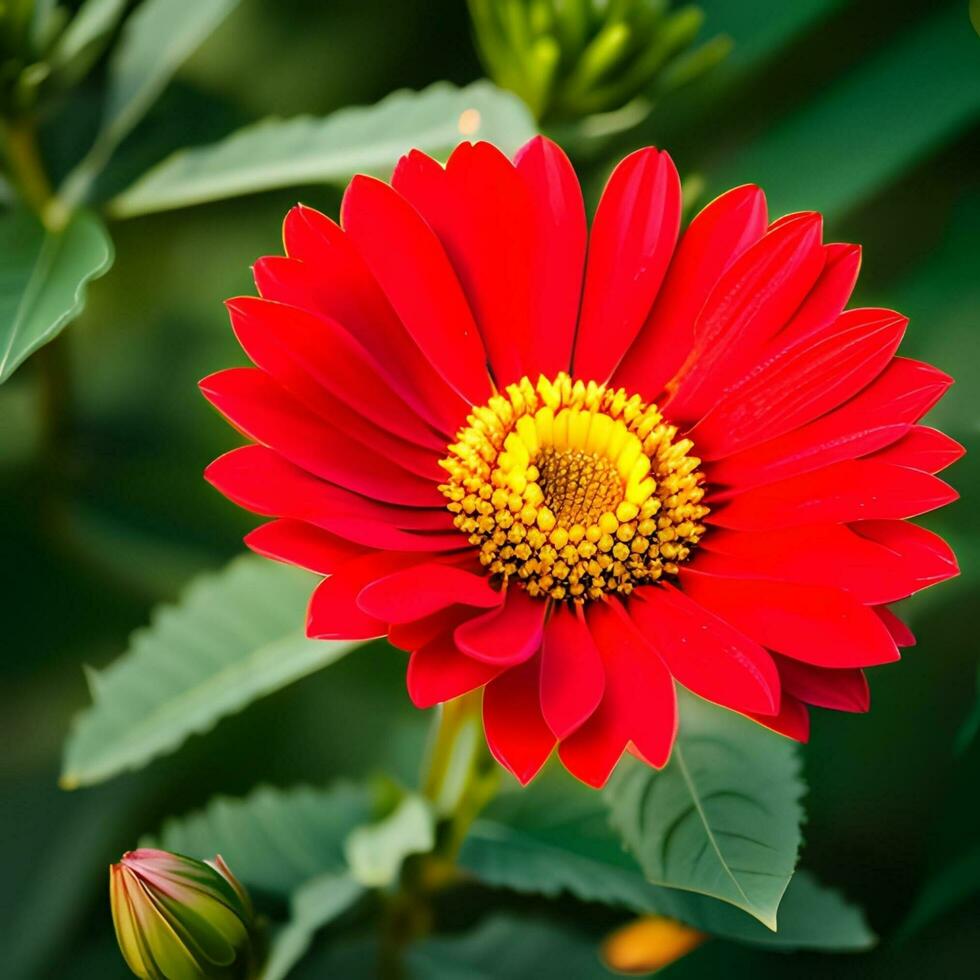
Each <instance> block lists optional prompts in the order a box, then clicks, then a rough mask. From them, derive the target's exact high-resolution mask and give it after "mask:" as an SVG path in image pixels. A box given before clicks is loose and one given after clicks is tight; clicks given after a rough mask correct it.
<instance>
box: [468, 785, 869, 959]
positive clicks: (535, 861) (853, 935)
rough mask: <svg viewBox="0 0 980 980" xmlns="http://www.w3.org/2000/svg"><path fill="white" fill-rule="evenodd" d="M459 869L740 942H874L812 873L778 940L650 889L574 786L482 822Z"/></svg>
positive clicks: (799, 879) (786, 906)
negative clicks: (666, 919)
mask: <svg viewBox="0 0 980 980" xmlns="http://www.w3.org/2000/svg"><path fill="white" fill-rule="evenodd" d="M459 862H460V865H461V866H462V867H464V868H466V869H467V870H468V871H470V872H471V873H472V874H474V875H476V876H477V877H478V878H479V879H480V880H481V881H483V882H485V883H486V884H488V885H493V886H495V887H500V888H511V889H514V890H515V891H520V892H528V893H532V894H543V895H548V896H550V897H555V896H557V895H559V894H561V893H563V892H567V893H569V894H571V895H574V896H575V897H577V898H580V899H582V900H583V901H587V902H602V903H605V904H607V905H616V906H622V907H623V908H627V909H630V910H632V911H634V912H637V913H641V914H658V915H666V916H670V917H671V918H674V919H678V920H680V921H682V922H686V923H687V924H688V925H691V926H693V927H695V928H697V929H701V930H702V931H704V932H709V933H711V934H713V935H716V936H720V937H722V938H725V939H731V940H734V941H736V942H741V943H747V944H750V945H755V946H765V947H770V948H775V949H786V950H790V949H819V950H823V951H825V952H830V951H836V950H840V951H845V950H860V949H866V948H868V947H869V946H871V945H872V944H873V943H874V934H873V933H872V932H871V931H870V930H869V929H868V927H867V925H866V923H865V922H864V919H863V916H862V915H861V913H860V911H859V910H858V909H856V908H854V907H853V906H851V905H849V904H848V903H847V902H846V901H845V900H844V899H842V898H841V897H840V896H839V895H837V894H836V893H835V892H833V891H831V890H829V889H826V888H823V887H821V886H820V885H819V884H818V883H817V882H816V881H814V879H813V878H812V877H810V876H809V875H808V874H807V873H806V872H798V873H797V874H796V875H794V876H793V879H792V881H791V882H790V884H789V887H788V888H787V890H786V893H785V895H784V896H783V900H782V902H781V904H780V907H779V931H778V932H772V931H771V930H770V929H768V928H767V927H765V926H763V925H762V924H761V923H760V922H759V921H758V920H756V919H754V918H752V917H751V916H750V915H747V914H746V913H745V912H742V911H741V910H739V909H737V908H735V907H734V906H732V905H729V904H727V903H725V902H720V901H717V900H716V899H713V898H708V897H707V896H704V895H698V894H695V893H693V892H686V891H679V890H675V889H671V888H663V887H660V886H657V885H652V884H650V883H649V882H648V881H647V880H646V879H645V878H644V877H643V873H642V871H641V870H640V868H639V866H638V865H637V864H636V862H635V861H634V860H633V858H632V857H631V856H630V855H629V854H627V853H626V852H625V851H624V850H623V848H622V845H621V844H620V842H619V840H618V838H617V837H616V835H615V833H614V832H613V830H612V828H611V827H610V826H609V823H608V819H607V813H606V808H605V807H604V806H603V804H602V801H601V799H600V798H599V797H598V796H597V795H596V794H594V793H592V792H591V791H587V790H584V789H582V788H581V787H578V786H577V785H573V784H571V783H568V782H567V781H566V782H564V783H562V784H561V785H559V786H556V785H554V784H553V783H550V782H549V781H547V780H540V779H539V781H538V782H537V783H535V784H534V785H532V786H531V787H530V788H528V789H526V790H521V791H518V792H514V793H509V794H506V795H503V796H501V797H499V798H498V799H497V800H496V801H494V803H493V804H491V806H490V807H489V809H488V810H487V812H486V813H485V815H484V816H483V817H481V818H480V819H479V820H477V821H476V823H474V825H473V827H472V828H471V831H470V834H469V836H468V837H467V839H466V841H465V842H464V844H463V848H462V851H461V853H460V858H459Z"/></svg>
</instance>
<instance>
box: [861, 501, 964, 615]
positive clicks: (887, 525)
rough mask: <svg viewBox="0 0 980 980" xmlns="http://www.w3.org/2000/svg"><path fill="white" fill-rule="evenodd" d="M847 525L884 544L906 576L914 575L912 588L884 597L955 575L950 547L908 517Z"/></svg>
mask: <svg viewBox="0 0 980 980" xmlns="http://www.w3.org/2000/svg"><path fill="white" fill-rule="evenodd" d="M851 527H852V528H853V530H854V531H856V532H857V533H858V534H859V535H861V536H862V537H864V538H868V539H870V540H871V541H874V542H876V543H877V544H878V545H881V546H882V547H883V548H886V549H887V550H888V551H889V552H890V553H891V554H892V555H893V556H895V559H896V560H897V561H898V562H899V563H900V564H901V565H902V566H903V567H905V568H906V569H908V573H909V577H910V579H914V585H913V587H912V588H910V589H909V590H908V591H907V592H906V593H904V595H900V596H895V597H893V598H892V599H889V600H887V601H889V602H892V601H894V600H895V599H898V598H904V597H905V596H906V595H911V594H912V593H913V592H915V591H916V590H918V589H923V588H925V587H926V586H927V585H933V584H935V583H936V582H943V581H945V580H946V579H949V578H953V576H955V575H959V572H960V569H959V565H958V564H957V562H956V555H954V554H953V549H952V548H950V546H949V545H948V544H947V543H946V542H945V541H944V540H943V539H942V538H941V537H939V535H938V534H933V532H932V531H927V530H926V529H925V528H924V527H919V526H918V524H910V523H909V522H908V521H859V522H857V523H856V524H852V525H851Z"/></svg>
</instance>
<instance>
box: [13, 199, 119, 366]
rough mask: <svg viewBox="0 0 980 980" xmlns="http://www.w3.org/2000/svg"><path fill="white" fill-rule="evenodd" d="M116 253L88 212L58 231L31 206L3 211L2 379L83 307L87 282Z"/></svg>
mask: <svg viewBox="0 0 980 980" xmlns="http://www.w3.org/2000/svg"><path fill="white" fill-rule="evenodd" d="M112 259H113V250H112V241H111V240H110V238H109V236H108V234H107V233H106V230H105V228H103V226H102V223H101V222H100V221H99V219H98V218H96V217H95V215H92V214H89V213H88V212H82V213H80V214H77V215H76V216H75V217H74V219H73V220H72V221H71V222H70V223H69V224H68V226H67V227H66V228H64V229H63V230H62V231H60V232H57V233H55V232H50V231H46V230H45V229H44V228H43V227H42V226H41V224H40V223H39V222H38V221H37V219H36V218H34V217H33V216H32V215H31V214H28V213H27V212H23V211H14V212H9V213H7V214H5V215H3V216H2V217H0V383H2V382H4V381H5V380H6V379H7V378H9V377H10V375H11V374H13V372H14V370H16V368H17V367H18V365H20V364H21V363H22V362H23V361H24V360H25V358H27V357H28V356H29V355H30V354H32V353H33V352H34V351H36V350H37V349H38V348H39V347H41V346H42V345H44V344H46V343H48V341H50V340H53V339H54V338H55V337H56V336H57V335H58V334H59V333H60V332H61V331H62V330H63V329H64V328H65V327H66V326H67V325H68V324H69V323H71V321H72V320H74V319H75V317H77V316H78V314H79V313H81V312H82V309H83V308H84V307H85V290H86V287H87V286H88V284H89V282H91V281H92V280H93V279H97V278H98V277H99V276H101V275H104V274H105V273H106V272H107V271H108V270H109V268H110V266H111V265H112Z"/></svg>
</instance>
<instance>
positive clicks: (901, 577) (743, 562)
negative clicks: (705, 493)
mask: <svg viewBox="0 0 980 980" xmlns="http://www.w3.org/2000/svg"><path fill="white" fill-rule="evenodd" d="M867 523H869V524H876V523H878V522H873V521H869V522H867ZM881 523H883V524H886V525H890V524H895V525H897V526H899V527H906V526H909V525H906V524H905V523H904V522H902V521H894V522H893V521H883V522H881ZM860 528H861V525H860V524H857V525H854V526H853V527H851V526H848V525H843V524H814V525H807V526H804V527H797V528H784V529H783V530H779V531H747V532H741V531H726V530H723V529H720V528H719V529H717V530H715V531H712V533H711V534H707V535H705V540H704V543H703V548H702V550H700V552H699V554H698V556H697V558H696V561H695V565H694V567H696V568H697V570H698V571H699V572H701V571H703V572H715V573H717V574H720V575H726V576H729V577H736V578H737V577H744V578H755V579H779V580H781V581H786V582H810V583H814V584H818V583H821V582H823V583H826V584H828V585H833V586H836V587H837V588H839V589H843V590H844V591H845V592H849V593H851V595H853V596H854V597H855V598H856V599H858V600H859V601H860V602H862V603H864V604H865V605H876V604H879V603H883V602H894V601H896V600H897V599H904V598H905V597H906V596H908V595H911V594H912V593H913V592H916V591H918V590H919V589H921V588H924V587H925V586H926V585H930V584H932V582H935V581H939V580H940V578H949V577H950V575H955V574H956V563H955V561H954V562H953V564H952V568H950V566H949V565H948V564H946V563H942V565H941V567H940V569H937V568H936V567H935V565H936V562H935V560H933V561H932V563H931V566H928V558H929V557H930V556H927V567H928V571H929V572H931V573H932V574H934V575H936V574H937V573H938V572H939V571H942V572H943V573H944V574H941V575H937V577H935V578H930V577H928V575H927V574H926V575H924V574H923V568H922V567H921V566H920V565H919V563H918V562H917V561H916V560H914V559H911V560H910V559H909V558H908V557H907V556H905V555H902V554H900V553H899V552H898V550H892V549H889V548H888V547H883V545H882V544H879V543H877V542H876V541H875V540H874V539H873V538H872V536H871V535H870V534H869V535H862V534H860V533H855V532H856V531H860ZM915 530H921V529H920V528H916V529H915ZM937 540H938V539H937ZM943 547H944V548H945V545H943ZM946 551H947V552H948V549H946Z"/></svg>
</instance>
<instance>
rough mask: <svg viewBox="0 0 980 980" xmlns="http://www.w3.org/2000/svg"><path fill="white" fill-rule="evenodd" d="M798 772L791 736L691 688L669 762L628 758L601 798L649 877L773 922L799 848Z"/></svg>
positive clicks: (801, 788)
mask: <svg viewBox="0 0 980 980" xmlns="http://www.w3.org/2000/svg"><path fill="white" fill-rule="evenodd" d="M799 770H800V765H799V759H798V756H797V753H796V749H795V745H794V743H793V742H790V741H789V740H788V739H785V738H783V737H782V736H779V735H775V734H773V733H772V732H769V731H767V730H766V729H764V728H761V727H760V726H759V725H756V724H754V723H753V722H751V721H749V720H748V719H746V718H743V717H742V716H740V715H736V714H735V713H734V712H731V711H726V710H724V709H722V708H717V707H715V706H714V705H710V704H708V703H707V702H706V701H701V700H700V699H697V698H694V697H693V696H691V695H686V696H684V697H683V699H682V704H681V723H680V732H679V734H678V737H677V742H676V744H675V746H674V751H673V754H672V755H671V758H670V762H668V764H667V766H666V767H665V768H664V769H662V770H660V771H658V770H656V769H653V768H652V767H650V766H647V765H644V764H643V763H641V762H638V761H636V760H632V759H631V760H627V761H625V762H623V763H621V764H620V766H619V768H618V769H617V770H616V772H615V773H614V774H613V777H612V779H611V780H610V782H609V785H608V786H607V787H606V789H605V790H604V792H603V796H604V798H605V800H606V802H607V804H608V805H609V808H610V820H611V822H612V824H613V826H614V827H615V828H616V830H617V831H618V832H619V834H620V836H621V837H622V839H623V841H624V843H625V844H626V846H627V847H628V848H629V849H630V851H632V853H633V854H634V855H635V856H636V858H637V860H638V861H639V862H640V866H641V867H642V868H643V871H644V873H645V874H646V877H647V879H648V880H649V881H651V882H652V883H654V884H657V885H664V886H666V887H669V888H681V889H684V890H686V891H692V892H699V893H700V894H703V895H708V896H710V897H713V898H718V899H721V900H722V901H725V902H730V903H731V904H732V905H735V906H737V907H738V908H741V909H744V910H745V911H746V912H749V913H750V914H751V915H754V916H755V917H756V918H757V919H758V920H759V921H760V922H762V923H764V924H765V925H767V926H768V927H769V928H770V929H773V930H775V928H776V910H777V908H778V907H779V900H780V899H781V898H782V895H783V892H784V891H785V890H786V886H787V885H788V884H789V880H790V878H791V877H792V875H793V869H794V868H795V867H796V857H797V853H798V851H799V847H800V840H801V837H800V822H801V820H802V818H803V809H802V807H801V806H800V797H801V796H802V795H803V792H804V785H803V782H802V780H801V779H800V771H799Z"/></svg>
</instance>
